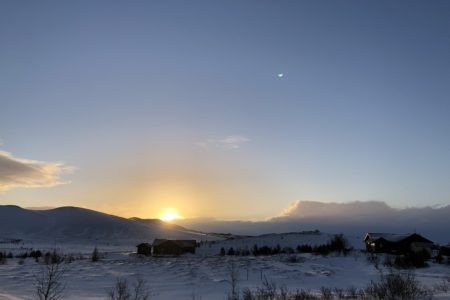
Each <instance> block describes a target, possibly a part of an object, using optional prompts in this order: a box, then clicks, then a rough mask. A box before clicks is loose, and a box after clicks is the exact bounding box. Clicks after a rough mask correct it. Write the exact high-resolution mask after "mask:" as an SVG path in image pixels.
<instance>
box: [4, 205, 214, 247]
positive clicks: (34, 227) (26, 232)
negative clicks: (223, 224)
mask: <svg viewBox="0 0 450 300" xmlns="http://www.w3.org/2000/svg"><path fill="white" fill-rule="evenodd" d="M157 237H164V238H178V239H196V240H206V239H212V237H210V236H208V235H206V234H203V233H201V232H193V231H189V230H187V229H185V228H183V227H181V226H177V225H172V224H168V223H165V222H162V221H160V220H143V219H137V218H133V219H126V218H121V217H118V216H113V215H108V214H105V213H100V212H97V211H93V210H89V209H84V208H78V207H60V208H55V209H49V210H39V211H34V210H27V209H23V208H21V207H18V206H12V205H7V206H0V241H1V240H6V239H23V240H40V241H41V242H44V241H52V242H55V241H57V242H93V241H102V242H113V243H116V244H117V243H122V242H123V243H130V242H139V241H151V240H152V239H154V238H157Z"/></svg>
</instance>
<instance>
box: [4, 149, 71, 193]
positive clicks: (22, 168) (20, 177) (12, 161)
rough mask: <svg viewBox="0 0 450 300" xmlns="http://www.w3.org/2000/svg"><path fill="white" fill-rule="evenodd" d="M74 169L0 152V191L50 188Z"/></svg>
mask: <svg viewBox="0 0 450 300" xmlns="http://www.w3.org/2000/svg"><path fill="white" fill-rule="evenodd" d="M73 170H74V167H72V166H68V165H66V164H64V163H63V162H45V161H38V160H31V159H25V158H18V157H14V156H13V155H12V154H11V153H8V152H4V151H0V191H7V190H10V189H13V188H19V187H26V188H31V187H52V186H56V185H60V184H65V183H67V182H62V181H61V180H60V178H59V175H60V174H62V173H67V172H71V171H73Z"/></svg>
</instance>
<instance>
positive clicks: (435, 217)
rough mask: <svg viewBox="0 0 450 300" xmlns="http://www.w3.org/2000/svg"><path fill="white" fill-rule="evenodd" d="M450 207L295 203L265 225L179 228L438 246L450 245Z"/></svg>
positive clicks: (201, 223) (191, 222) (216, 223)
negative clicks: (391, 238) (411, 237)
mask: <svg viewBox="0 0 450 300" xmlns="http://www.w3.org/2000/svg"><path fill="white" fill-rule="evenodd" d="M448 216H450V205H447V206H444V207H440V208H432V207H409V208H403V209H397V208H393V207H390V206H389V205H387V204H386V203H384V202H379V201H367V202H362V201H360V202H346V203H333V202H315V201H296V202H293V203H292V204H291V205H290V206H289V207H288V208H287V209H286V210H284V211H283V212H282V213H281V214H280V215H278V216H277V217H274V218H270V219H268V220H265V221H257V222H248V221H247V222H243V221H221V220H201V219H200V220H196V219H185V220H182V221H180V222H178V221H177V224H179V225H182V226H185V227H187V228H190V229H196V230H200V231H208V232H232V233H233V234H242V235H258V234H267V233H274V232H275V233H281V232H294V231H297V232H298V231H304V230H305V231H308V230H315V229H318V230H320V231H322V232H327V233H344V234H346V235H348V236H354V237H358V238H361V240H362V237H363V236H364V234H365V233H367V232H390V233H411V232H417V233H420V234H423V235H424V236H425V237H427V238H430V239H431V240H433V241H435V242H438V243H445V244H447V243H449V239H448V238H449V235H448V228H450V218H449V217H448Z"/></svg>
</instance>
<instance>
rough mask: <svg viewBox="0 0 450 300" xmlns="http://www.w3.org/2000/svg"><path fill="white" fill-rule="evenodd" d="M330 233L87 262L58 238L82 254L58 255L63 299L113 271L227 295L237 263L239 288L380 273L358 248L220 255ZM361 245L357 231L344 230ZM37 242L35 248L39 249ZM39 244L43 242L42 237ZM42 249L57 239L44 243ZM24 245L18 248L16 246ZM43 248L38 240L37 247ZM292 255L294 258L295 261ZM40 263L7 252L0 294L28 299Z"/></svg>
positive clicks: (170, 291) (166, 290)
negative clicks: (65, 258) (68, 258)
mask: <svg viewBox="0 0 450 300" xmlns="http://www.w3.org/2000/svg"><path fill="white" fill-rule="evenodd" d="M330 237H331V236H330V235H326V234H314V233H292V234H281V235H264V236H260V237H249V238H242V239H234V240H226V241H216V242H214V243H208V244H203V245H202V246H201V247H200V248H199V249H198V251H197V253H196V254H195V255H182V256H178V257H141V256H137V255H136V254H135V253H134V251H135V248H134V245H130V247H123V246H114V245H104V246H102V245H99V246H98V248H99V250H100V252H101V253H102V254H103V256H104V257H103V258H102V259H101V260H100V261H98V262H91V261H90V260H89V254H90V253H91V252H92V249H93V246H86V245H67V244H66V245H57V246H58V248H60V249H63V251H64V252H65V253H66V254H67V253H72V254H75V255H74V257H79V256H80V254H81V255H82V256H84V259H80V260H75V261H73V262H71V263H64V268H65V272H66V273H65V276H64V280H65V283H66V291H65V295H66V299H105V298H106V296H107V291H108V290H110V289H111V288H112V287H113V286H114V284H115V282H116V279H117V278H118V277H122V278H127V279H128V280H129V281H130V283H131V282H132V281H133V280H134V278H135V277H137V276H140V277H141V278H143V279H145V280H146V281H147V283H148V285H149V286H150V288H151V292H152V295H153V297H152V299H225V297H226V295H227V293H228V292H229V291H230V284H229V277H230V272H229V266H230V265H231V264H232V262H234V264H235V266H237V269H238V274H239V279H238V288H239V289H240V290H242V289H244V288H246V287H249V288H256V287H259V286H261V283H262V280H264V279H267V280H268V281H270V282H274V283H276V284H277V285H278V286H285V287H287V288H288V289H291V290H296V289H301V288H302V289H309V290H311V291H319V290H320V288H321V287H322V286H324V287H330V288H334V287H338V288H348V287H350V286H354V287H364V286H366V285H367V284H368V283H369V282H370V281H371V280H376V279H377V278H378V276H379V270H377V269H376V268H375V267H374V265H373V264H370V263H369V262H368V261H367V257H366V254H365V253H363V252H361V251H360V250H359V249H356V250H354V251H352V252H351V253H350V254H349V255H348V256H339V255H335V254H331V255H329V256H325V257H323V256H316V255H311V254H281V255H273V256H257V257H254V256H246V257H235V256H219V255H218V254H219V251H220V248H221V247H224V248H228V247H234V248H239V247H248V248H251V247H252V246H253V245H255V244H256V245H258V246H263V245H267V246H272V247H273V246H276V245H277V244H279V245H280V246H281V247H292V248H295V247H296V246H297V245H299V244H311V245H318V244H323V243H326V242H327V241H328V240H329V238H330ZM349 240H350V242H351V243H352V244H353V245H354V246H357V245H359V247H355V248H361V246H362V242H361V239H360V238H357V237H355V238H353V239H352V238H349ZM36 245H37V244H33V245H32V246H33V248H35V249H37V247H36ZM40 246H45V245H40ZM46 246H47V249H51V248H53V247H54V246H55V245H46ZM21 247H22V249H21ZM0 248H1V249H0V251H14V252H15V253H20V251H24V250H25V248H27V245H6V244H2V245H0ZM41 249H44V248H41ZM293 256H295V257H297V258H298V259H297V261H296V262H293V261H294V260H293V259H292V258H293ZM42 267H43V265H42V263H36V262H35V261H34V259H32V258H27V259H25V260H23V259H20V258H13V259H8V260H7V263H6V264H4V265H0V299H34V286H33V282H34V278H35V274H37V273H39V272H40V270H41V268H42ZM415 272H416V276H417V278H418V279H419V280H420V281H421V282H422V283H424V284H426V285H428V286H430V287H431V286H433V285H435V284H438V283H440V282H441V281H442V280H443V279H445V278H446V277H448V276H450V266H449V265H438V264H435V263H433V262H430V267H428V268H424V269H417V270H416V271H415ZM438 298H439V299H450V294H440V295H438Z"/></svg>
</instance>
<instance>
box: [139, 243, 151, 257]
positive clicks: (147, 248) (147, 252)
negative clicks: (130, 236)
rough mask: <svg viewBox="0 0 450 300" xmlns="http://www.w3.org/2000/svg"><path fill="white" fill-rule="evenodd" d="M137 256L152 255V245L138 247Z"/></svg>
mask: <svg viewBox="0 0 450 300" xmlns="http://www.w3.org/2000/svg"><path fill="white" fill-rule="evenodd" d="M136 248H137V254H140V255H146V256H150V255H152V245H150V244H149V243H140V244H139V245H137V246H136Z"/></svg>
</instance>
